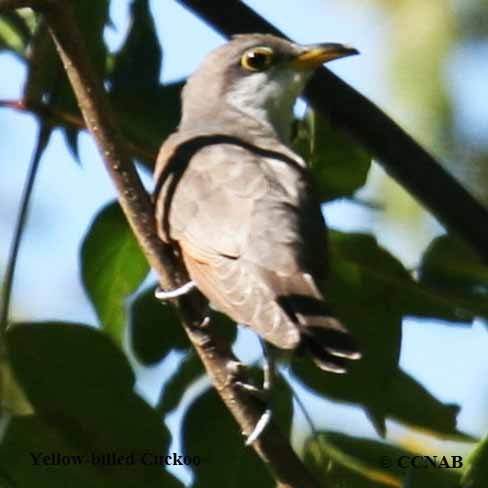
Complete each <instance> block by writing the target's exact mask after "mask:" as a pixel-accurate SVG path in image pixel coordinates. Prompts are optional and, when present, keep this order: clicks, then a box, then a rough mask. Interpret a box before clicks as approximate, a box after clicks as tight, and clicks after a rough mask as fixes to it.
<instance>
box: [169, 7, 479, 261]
mask: <svg viewBox="0 0 488 488" xmlns="http://www.w3.org/2000/svg"><path fill="white" fill-rule="evenodd" d="M178 1H179V3H181V4H183V5H185V6H186V7H188V8H190V9H191V10H193V11H194V12H195V13H197V14H198V15H199V16H201V17H202V18H203V19H204V20H206V21H207V22H208V23H209V24H210V25H211V26H212V27H214V28H216V29H217V30H219V31H220V32H222V33H223V34H225V35H226V36H231V35H233V34H241V33H245V32H269V33H272V34H276V35H279V36H282V37H286V36H285V34H283V32H281V31H279V30H278V29H276V27H274V26H273V25H272V24H270V23H269V22H267V21H266V20H265V19H263V18H262V17H260V16H259V15H258V14H257V13H256V12H254V11H253V10H252V9H250V8H249V7H248V6H246V5H245V4H244V3H243V2H241V1H240V0H227V1H226V4H225V5H226V6H225V8H223V7H222V5H221V4H220V3H219V2H208V1H206V0H178ZM318 40H319V41H320V40H321V39H318ZM323 40H324V39H322V41H323ZM325 40H327V39H325ZM306 97H307V98H308V100H309V101H310V103H311V104H312V106H313V107H314V108H316V109H317V110H319V111H320V112H321V113H323V114H324V115H325V116H326V117H328V118H329V120H331V121H332V123H333V124H334V125H338V126H340V127H344V128H345V129H347V130H349V131H350V132H351V133H352V135H353V136H355V137H356V138H357V140H358V141H360V142H361V143H362V144H364V146H366V147H367V148H368V149H369V150H370V151H371V153H372V154H373V155H374V156H375V157H376V158H377V159H378V160H379V162H380V163H382V164H383V166H384V167H385V169H386V171H387V172H388V173H390V174H391V175H392V176H393V177H394V178H395V179H396V180H397V181H398V182H399V183H400V184H401V185H403V186H404V187H405V188H406V189H407V190H408V191H409V192H410V193H411V194H412V195H413V196H415V197H416V198H418V199H419V200H420V202H422V203H423V204H424V205H425V206H426V207H427V208H428V209H430V210H431V211H432V212H433V213H434V215H436V216H437V218H438V219H439V220H440V221H441V222H442V223H443V224H444V225H445V226H446V227H447V228H448V230H450V231H453V232H455V233H457V234H458V235H459V236H460V237H462V238H463V239H464V240H465V241H466V242H467V243H468V244H470V245H471V246H472V247H473V249H475V250H476V251H477V252H478V254H479V255H480V256H481V257H482V258H483V260H484V261H486V262H488V209H486V207H484V206H483V205H482V204H481V203H479V202H478V201H477V200H476V199H475V198H474V197H473V196H472V195H471V194H470V193H469V192H468V191H466V189H465V188H464V187H463V186H461V185H460V184H459V183H458V182H457V181H456V180H455V179H454V178H453V177H452V176H451V175H450V174H449V173H447V171H445V170H444V168H443V167H442V166H441V165H440V164H439V163H438V162H437V161H436V160H435V159H434V158H433V157H432V156H431V155H430V154H429V153H428V152H427V151H426V150H425V149H424V148H422V147H421V146H420V145H419V144H417V143H416V142H415V141H414V140H413V139H412V138H411V137H410V136H409V135H408V134H407V133H406V132H405V131H404V130H403V129H401V128H400V127H399V126H398V125H397V124H396V123H395V122H394V121H393V120H391V119H390V118H389V117H388V116H387V115H386V114H384V113H383V112H382V111H381V110H380V109H379V108H378V107H377V106H376V105H374V103H372V102H371V101H370V100H368V99H367V98H366V97H364V96H363V95H361V94H360V93H358V92H357V91H356V90H354V88H352V87H351V86H349V85H348V84H347V83H345V82H344V81H342V80H341V79H339V78H338V77H337V76H335V75H334V74H333V73H332V72H331V71H329V70H328V69H326V68H321V69H320V70H319V71H318V72H317V74H316V76H315V77H314V78H313V80H312V81H311V82H310V83H309V85H308V87H307V90H306Z"/></svg>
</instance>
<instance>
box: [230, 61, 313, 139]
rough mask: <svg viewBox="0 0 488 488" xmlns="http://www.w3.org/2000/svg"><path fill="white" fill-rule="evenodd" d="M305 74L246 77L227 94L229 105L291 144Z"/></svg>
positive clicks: (291, 72) (286, 72) (282, 73)
mask: <svg viewBox="0 0 488 488" xmlns="http://www.w3.org/2000/svg"><path fill="white" fill-rule="evenodd" d="M306 79H307V77H306V74H305V73H303V72H296V71H291V70H290V71H288V70H280V71H276V72H274V73H272V76H270V72H261V73H253V74H252V75H249V76H246V77H245V78H242V79H241V80H239V81H238V82H237V83H235V84H234V85H233V86H232V88H231V89H230V90H229V91H228V93H227V95H226V102H227V103H228V104H229V105H232V106H234V107H235V108H237V109H238V110H239V111H241V112H243V113H245V114H247V115H249V116H250V117H252V118H253V119H255V120H257V121H258V122H259V123H261V124H263V125H264V126H266V127H269V128H270V129H272V130H273V132H274V133H275V134H276V136H277V137H278V138H279V139H281V141H282V142H284V143H286V144H288V143H289V139H290V131H291V125H292V121H293V107H294V105H295V101H296V99H297V97H298V95H299V94H300V93H301V91H302V90H303V87H304V85H305V82H306Z"/></svg>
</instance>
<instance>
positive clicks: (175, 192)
mask: <svg viewBox="0 0 488 488" xmlns="http://www.w3.org/2000/svg"><path fill="white" fill-rule="evenodd" d="M356 53H357V51H356V50H355V49H353V48H351V47H348V46H344V45H341V44H331V43H328V44H317V45H312V46H302V45H298V44H295V43H292V42H289V41H286V40H284V39H281V38H278V37H275V36H271V35H262V34H246V35H239V36H235V37H233V38H232V40H231V41H230V42H228V43H227V44H225V45H223V46H221V47H219V48H217V49H215V50H214V51H212V52H211V53H210V54H209V55H208V56H207V57H206V58H205V59H204V61H203V63H202V65H201V66H200V67H199V68H198V69H197V71H196V72H195V73H194V74H192V75H191V76H190V77H189V79H188V81H187V83H186V85H185V87H184V89H183V94H182V102H183V103H182V107H183V108H182V117H181V122H180V125H179V127H178V130H177V131H176V132H175V133H173V134H172V135H171V136H170V137H169V138H168V139H167V140H166V142H165V143H164V144H163V146H162V148H161V151H160V154H159V157H158V161H157V165H156V170H155V178H156V189H155V200H156V215H157V226H158V233H159V236H160V237H161V239H163V241H165V242H167V243H170V244H172V245H173V246H174V247H175V249H176V250H177V252H178V253H179V254H180V256H181V257H182V258H183V260H184V263H185V265H186V268H187V270H188V273H189V275H190V277H191V279H192V280H193V282H194V284H195V285H196V286H197V287H198V288H199V290H200V291H201V292H202V293H203V294H204V295H205V296H206V297H207V298H208V300H209V301H210V302H211V303H212V305H213V306H214V307H215V308H217V309H218V310H220V311H221V312H223V313H225V314H227V315H228V316H229V317H231V318H232V319H233V320H234V321H236V322H238V323H241V324H245V325H247V326H248V327H250V328H251V329H252V330H253V331H254V332H256V333H257V334H258V335H259V336H260V337H261V338H263V339H264V340H265V341H267V342H268V343H271V344H272V345H274V346H276V347H278V348H280V349H288V350H291V349H293V350H294V349H300V350H305V351H307V352H308V353H309V354H310V355H311V357H312V359H313V360H314V362H315V363H316V364H317V365H318V366H319V367H320V368H321V369H323V370H326V371H331V372H335V373H343V372H345V371H346V363H347V360H348V359H358V358H359V357H360V353H359V351H358V348H357V347H356V345H355V342H354V341H353V339H352V337H351V335H350V333H349V331H348V330H347V328H346V327H345V326H344V325H343V324H342V323H341V322H340V321H339V320H338V319H337V318H335V317H334V316H333V315H332V314H331V311H330V310H329V308H328V307H327V304H326V295H324V292H323V291H321V290H323V282H324V279H325V270H326V266H327V255H326V226H325V223H324V220H323V217H322V214H321V211H320V205H319V202H318V201H317V200H316V199H315V197H314V193H313V188H312V184H311V181H310V176H309V171H308V168H307V164H306V162H305V161H304V160H303V159H302V158H301V157H300V156H299V155H298V154H297V153H295V152H294V151H293V150H292V149H291V148H290V135H291V128H292V121H293V107H294V104H295V101H296V99H297V97H298V96H299V95H300V94H301V92H302V90H303V88H304V86H305V83H306V81H307V80H308V79H309V77H310V76H311V75H312V74H313V72H314V70H315V69H316V68H317V67H318V66H320V65H321V64H322V63H324V62H326V61H330V60H333V59H337V58H341V57H344V56H349V55H352V54H356ZM189 288H190V287H186V288H185V289H184V290H177V292H176V294H178V293H179V292H183V291H187V290H188V289H189Z"/></svg>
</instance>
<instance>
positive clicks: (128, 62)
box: [109, 0, 183, 167]
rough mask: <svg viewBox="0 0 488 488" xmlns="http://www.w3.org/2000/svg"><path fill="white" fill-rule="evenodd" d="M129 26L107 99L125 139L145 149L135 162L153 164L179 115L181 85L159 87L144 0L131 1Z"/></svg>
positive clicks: (157, 56)
mask: <svg viewBox="0 0 488 488" xmlns="http://www.w3.org/2000/svg"><path fill="white" fill-rule="evenodd" d="M131 17H132V21H131V26H130V29H129V31H128V34H127V37H126V39H125V42H124V44H123V46H122V47H121V49H120V50H119V51H118V52H117V53H116V55H115V59H114V67H113V71H112V72H111V74H110V77H109V79H110V83H111V90H110V95H111V100H112V103H113V106H114V107H115V110H116V112H117V114H118V116H119V119H120V121H121V124H122V129H123V132H124V134H125V136H126V138H127V139H128V140H130V141H131V142H132V143H135V144H137V145H138V146H140V147H143V148H145V149H146V150H147V155H142V154H138V155H137V157H138V159H141V160H142V162H144V163H146V164H148V165H149V166H151V167H152V166H153V165H154V158H153V155H154V154H156V153H157V151H158V149H159V147H160V145H161V144H162V142H163V140H164V139H165V138H166V137H167V136H168V135H169V134H170V132H172V131H173V130H174V129H175V127H176V125H177V122H178V118H179V115H180V92H181V88H182V85H183V84H182V83H171V84H168V85H165V86H162V85H160V83H159V78H160V71H161V60H162V50H161V47H160V44H159V39H158V37H157V33H156V28H155V25H154V20H153V17H152V15H151V12H150V9H149V2H148V1H147V0H133V2H132V4H131Z"/></svg>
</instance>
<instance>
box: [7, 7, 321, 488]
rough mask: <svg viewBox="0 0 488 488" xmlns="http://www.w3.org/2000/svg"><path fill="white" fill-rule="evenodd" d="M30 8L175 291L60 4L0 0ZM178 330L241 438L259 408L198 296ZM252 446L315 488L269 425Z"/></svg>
mask: <svg viewBox="0 0 488 488" xmlns="http://www.w3.org/2000/svg"><path fill="white" fill-rule="evenodd" d="M29 5H31V6H32V7H35V8H37V9H38V10H39V11H41V12H43V13H44V14H45V16H46V21H47V24H48V26H49V29H50V32H51V34H52V36H53V39H54V42H55V44H56V47H57V49H58V52H59V55H60V57H61V59H62V61H63V64H64V67H65V69H66V72H67V74H68V78H69V80H70V82H71V85H72V87H73V90H74V92H75V95H76V98H77V101H78V104H79V106H80V109H81V112H82V114H83V117H84V119H85V123H86V126H87V128H88V129H89V131H90V132H91V134H92V135H93V137H94V138H95V140H96V143H97V145H98V149H99V151H100V153H101V154H102V157H103V159H104V162H105V165H106V168H107V170H108V172H109V174H110V176H111V178H112V180H113V182H114V184H115V186H116V188H117V192H118V196H119V202H120V205H121V206H122V208H123V210H124V212H125V215H126V216H127V219H128V221H129V223H130V225H131V227H132V229H133V231H134V233H135V235H136V237H137V239H138V241H139V243H140V245H141V247H142V249H143V251H144V253H145V254H146V257H147V259H148V261H149V262H150V264H151V266H152V267H153V269H154V270H155V271H156V272H157V274H158V276H159V279H160V281H161V284H162V286H163V287H165V288H170V289H171V288H175V287H177V286H179V285H181V284H182V283H183V282H185V281H186V279H187V276H186V273H185V270H184V269H183V267H182V265H181V263H179V262H177V261H176V260H175V258H174V256H173V254H172V253H171V252H170V251H169V250H168V249H167V248H166V247H165V246H163V244H162V243H161V241H160V239H159V238H158V236H157V234H156V231H155V220H154V213H153V206H152V203H151V201H150V199H149V196H148V195H147V193H146V192H145V190H144V188H143V186H142V183H141V181H140V180H139V177H138V175H137V173H136V171H135V168H134V166H133V165H132V162H131V161H130V160H129V159H128V158H127V157H126V155H125V153H124V144H123V140H122V137H121V134H120V132H119V130H118V128H117V127H116V124H115V122H114V117H113V115H112V111H111V108H110V107H109V105H108V99H107V96H106V94H105V93H104V90H103V85H102V82H101V80H99V79H97V77H96V75H95V71H94V69H93V67H92V66H91V63H90V60H89V58H88V55H87V51H86V49H85V46H84V43H83V39H82V37H81V34H80V32H79V29H78V26H77V25H76V22H75V19H74V16H73V12H72V6H71V2H70V1H68V0H45V1H42V0H32V1H30V2H26V1H23V0H19V1H18V2H13V1H11V0H3V1H2V0H0V11H1V10H2V9H3V8H5V6H8V7H9V8H14V7H25V6H29ZM178 308H179V312H180V315H181V317H182V323H183V326H184V328H185V330H186V332H187V334H188V337H189V338H190V340H191V342H192V344H193V346H194V347H195V349H196V350H197V352H198V354H199V356H200V358H201V360H202V362H203V364H204V365H205V368H206V370H207V373H208V374H209V376H210V378H211V379H212V382H213V385H214V387H215V388H216V390H217V392H218V393H219V394H220V396H221V398H222V399H223V401H224V402H225V404H226V406H227V408H228V409H229V411H230V412H231V413H232V414H233V416H234V417H235V419H236V420H237V422H238V423H239V425H240V427H241V429H242V432H243V433H244V434H245V435H249V434H250V433H251V432H252V430H253V428H254V426H255V425H256V422H257V421H258V419H259V417H260V416H261V413H262V405H260V404H259V402H257V401H256V400H255V399H253V398H251V397H249V395H247V394H245V393H244V392H243V391H242V390H241V389H240V388H237V387H236V385H235V379H236V377H237V376H238V373H239V371H240V368H239V367H238V366H239V362H238V361H237V359H236V358H235V357H234V356H233V354H232V352H231V350H230V348H229V345H228V344H225V343H224V342H222V340H220V338H219V337H218V335H216V334H215V333H214V332H213V330H212V326H211V324H207V325H205V326H202V325H201V324H202V317H203V310H204V308H205V302H204V300H203V299H202V297H201V296H199V295H196V294H194V295H192V296H190V297H186V298H184V299H182V300H180V301H179V303H178ZM253 447H254V449H255V450H256V452H257V453H258V455H259V456H260V457H261V459H262V460H263V461H264V462H265V463H266V464H267V466H268V467H269V468H270V469H271V471H272V472H273V475H274V477H275V479H276V481H277V485H278V486H279V487H281V488H286V487H289V488H292V487H296V488H298V487H300V488H318V484H317V483H316V481H315V480H314V479H313V478H312V477H311V476H310V474H309V473H308V471H307V470H306V468H305V467H304V465H303V463H302V462H301V461H300V459H299V458H298V456H297V455H296V453H295V452H294V451H293V449H292V448H291V446H290V444H289V441H288V440H287V439H286V438H285V437H284V436H283V435H282V434H281V432H280V431H279V429H278V428H277V427H276V425H275V424H274V423H271V424H270V425H269V426H268V428H267V429H266V430H265V431H264V432H263V434H262V435H261V436H260V438H259V439H258V440H257V441H256V442H255V443H254V444H253Z"/></svg>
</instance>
